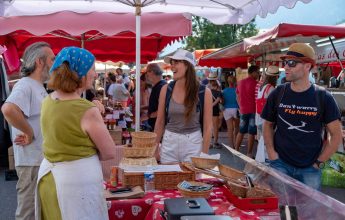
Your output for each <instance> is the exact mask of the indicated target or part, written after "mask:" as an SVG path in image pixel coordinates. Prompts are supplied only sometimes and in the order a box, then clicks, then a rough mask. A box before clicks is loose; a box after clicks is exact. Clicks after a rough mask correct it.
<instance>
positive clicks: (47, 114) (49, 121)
mask: <svg viewBox="0 0 345 220" xmlns="http://www.w3.org/2000/svg"><path fill="white" fill-rule="evenodd" d="M94 62H95V57H94V56H93V55H92V54H91V53H90V52H89V51H87V50H85V49H82V48H77V47H66V48H64V49H62V50H61V52H60V53H59V54H58V55H57V56H56V58H55V62H54V64H53V66H52V67H51V69H50V73H51V78H50V81H49V82H48V87H49V88H50V89H52V90H54V92H53V93H51V94H50V95H49V96H47V97H46V98H45V100H44V101H43V103H42V112H41V128H42V135H43V154H44V159H43V161H42V163H41V166H40V170H39V174H38V178H39V180H38V186H37V193H36V219H108V211H107V206H106V201H105V199H104V197H103V186H102V182H103V177H102V170H101V164H100V161H99V160H100V159H101V160H107V159H111V158H113V157H114V153H113V152H114V150H113V148H114V146H115V145H114V142H113V140H112V138H111V136H110V135H109V132H108V131H107V129H106V127H105V125H104V123H103V119H102V116H101V114H100V112H99V111H98V109H97V108H96V106H95V105H94V104H93V103H91V102H89V101H87V100H85V99H82V98H80V95H81V93H82V92H83V91H85V90H86V89H89V88H91V87H92V84H93V81H94V80H95V76H96V73H95V67H94Z"/></svg>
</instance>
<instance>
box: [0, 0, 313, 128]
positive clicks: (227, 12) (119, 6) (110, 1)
mask: <svg viewBox="0 0 345 220" xmlns="http://www.w3.org/2000/svg"><path fill="white" fill-rule="evenodd" d="M298 1H301V2H304V3H309V2H311V0H279V1H273V0H88V1H86V0H71V1H67V0H49V1H47V0H2V1H0V16H3V17H10V16H23V15H43V14H51V13H55V12H59V11H74V12H78V13H89V12H94V11H98V12H114V13H126V12H127V13H128V12H133V11H134V10H135V12H136V45H137V49H136V65H137V68H136V76H137V77H136V88H139V87H140V79H139V78H140V16H141V13H142V12H143V13H148V12H162V13H186V14H189V15H196V16H201V17H204V18H206V19H208V20H209V21H211V22H212V23H215V24H246V23H248V22H249V21H251V20H252V19H253V18H255V16H257V15H258V16H260V17H263V18H264V17H266V16H267V14H268V13H275V12H276V11H277V10H278V8H279V7H280V6H284V7H286V8H293V7H294V6H295V4H296V3H297V2H298ZM85 25H87V23H86V24H85ZM135 95H136V103H140V93H139V90H136V94H135ZM139 117H140V106H139V105H137V106H136V119H139ZM136 130H139V120H136Z"/></svg>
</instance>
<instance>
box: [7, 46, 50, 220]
mask: <svg viewBox="0 0 345 220" xmlns="http://www.w3.org/2000/svg"><path fill="white" fill-rule="evenodd" d="M54 58H55V55H54V53H53V51H52V49H51V48H50V45H49V44H48V43H45V42H37V43H34V44H32V45H30V46H29V47H27V48H26V50H25V51H24V54H23V58H22V59H23V62H22V65H21V70H20V72H21V75H22V76H23V77H22V78H21V79H20V80H19V81H18V82H17V83H16V84H15V86H14V87H13V90H12V92H11V94H10V96H9V97H8V98H7V99H6V102H5V104H4V105H3V106H2V108H1V111H2V113H3V114H4V116H5V118H6V120H7V121H8V123H9V124H10V125H11V126H12V142H13V150H14V159H15V167H16V171H17V175H18V178H19V179H18V183H17V187H16V189H17V210H16V215H15V216H16V220H19V219H20V220H21V219H26V220H31V219H35V187H36V182H37V175H38V169H39V166H40V164H41V161H42V159H43V155H42V141H43V140H42V135H41V127H40V115H41V102H42V100H43V99H44V97H46V96H47V95H48V94H47V92H46V90H45V88H44V86H43V83H44V82H46V81H47V80H48V79H49V69H50V67H51V66H52V64H53V62H54Z"/></svg>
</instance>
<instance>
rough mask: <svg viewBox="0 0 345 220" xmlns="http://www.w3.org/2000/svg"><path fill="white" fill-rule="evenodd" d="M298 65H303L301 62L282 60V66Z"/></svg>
mask: <svg viewBox="0 0 345 220" xmlns="http://www.w3.org/2000/svg"><path fill="white" fill-rule="evenodd" d="M298 63H303V62H302V61H298V60H283V66H286V65H288V66H289V67H295V66H297V64H298Z"/></svg>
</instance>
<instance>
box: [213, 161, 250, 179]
mask: <svg viewBox="0 0 345 220" xmlns="http://www.w3.org/2000/svg"><path fill="white" fill-rule="evenodd" d="M218 167H219V173H220V175H222V176H226V177H229V178H231V179H235V180H238V179H243V180H245V174H244V173H243V172H241V171H239V170H236V169H234V168H231V167H229V166H226V165H223V164H219V165H218Z"/></svg>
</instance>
